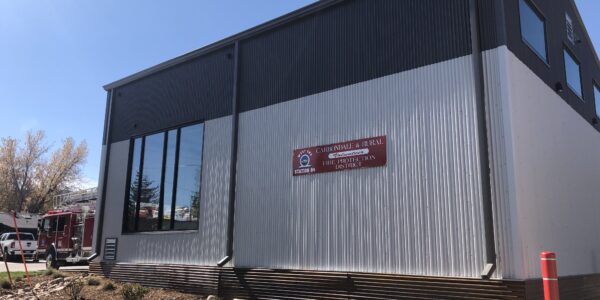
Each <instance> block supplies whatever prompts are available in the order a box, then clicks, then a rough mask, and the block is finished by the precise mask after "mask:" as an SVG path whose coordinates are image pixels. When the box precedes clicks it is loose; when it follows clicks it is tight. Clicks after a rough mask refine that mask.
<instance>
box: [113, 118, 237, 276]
mask: <svg viewBox="0 0 600 300" xmlns="http://www.w3.org/2000/svg"><path fill="white" fill-rule="evenodd" d="M230 143H231V117H223V118H219V119H215V120H210V121H207V122H206V123H205V127H204V153H203V161H202V190H201V197H202V198H201V199H200V218H199V219H200V227H199V230H198V231H191V232H177V231H166V232H152V233H135V234H121V228H122V221H123V208H124V201H125V185H126V182H127V180H126V179H127V159H128V154H129V141H123V142H117V143H113V144H112V145H111V155H110V165H109V175H108V186H107V205H106V211H105V218H104V234H103V236H104V237H117V238H118V239H119V240H118V243H119V244H118V252H117V261H123V262H139V263H173V264H199V265H214V264H216V262H217V261H219V260H220V259H221V258H222V257H223V256H225V243H226V231H227V205H228V199H229V198H228V195H229V194H228V191H229V162H230V154H231V153H230V151H231V150H230V149H231V147H230Z"/></svg>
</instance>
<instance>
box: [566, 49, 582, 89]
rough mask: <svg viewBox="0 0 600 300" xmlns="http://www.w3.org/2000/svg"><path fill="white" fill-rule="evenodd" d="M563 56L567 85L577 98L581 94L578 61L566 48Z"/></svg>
mask: <svg viewBox="0 0 600 300" xmlns="http://www.w3.org/2000/svg"><path fill="white" fill-rule="evenodd" d="M564 57H565V72H566V76H567V85H568V86H569V88H570V89H571V90H572V91H573V92H574V93H575V94H576V95H577V96H579V98H581V99H583V97H582V95H581V73H580V72H579V63H578V62H577V60H575V58H574V57H573V55H572V54H571V53H570V52H569V51H568V50H567V49H565V50H564Z"/></svg>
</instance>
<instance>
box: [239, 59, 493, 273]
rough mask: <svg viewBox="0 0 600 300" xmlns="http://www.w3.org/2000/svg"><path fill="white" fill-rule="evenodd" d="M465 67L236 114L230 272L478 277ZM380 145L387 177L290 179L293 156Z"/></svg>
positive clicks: (473, 147)
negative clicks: (358, 142)
mask: <svg viewBox="0 0 600 300" xmlns="http://www.w3.org/2000/svg"><path fill="white" fill-rule="evenodd" d="M473 78H474V77H473V67H472V59H471V57H470V56H465V57H461V58H457V59H453V60H449V61H445V62H441V63H438V64H434V65H429V66H426V67H422V68H418V69H415V70H412V71H408V72H403V73H399V74H394V75H390V76H386V77H382V78H379V79H375V80H370V81H366V82H362V83H359V84H354V85H350V86H347V87H344V88H339V89H335V90H332V91H329V92H324V93H320V94H316V95H313V96H309V97H304V98H300V99H297V100H294V101H289V102H285V103H280V104H277V105H272V106H269V107H266V108H263V109H259V110H253V111H250V112H245V113H242V114H241V115H240V129H239V130H240V138H239V149H240V151H239V154H238V171H237V172H238V175H237V177H238V181H237V193H236V194H237V204H236V216H235V242H234V247H235V251H234V253H235V256H234V259H235V266H236V267H269V268H287V269H312V270H338V271H367V272H383V273H401V274H415V275H441V276H468V277H477V276H479V274H480V272H481V270H482V268H483V265H484V257H483V256H484V234H483V218H482V213H481V190H480V178H481V177H480V173H479V172H480V171H479V170H480V168H479V166H478V162H479V159H478V155H479V146H478V144H477V143H478V142H477V141H478V138H477V136H478V135H477V122H476V116H475V114H476V105H475V101H476V100H475V93H474V86H473V82H474V81H473ZM377 135H387V138H388V149H387V151H388V162H387V165H386V166H385V167H379V168H370V169H361V170H353V171H345V172H334V173H326V174H318V175H311V176H300V177H292V175H291V174H292V170H291V168H292V161H291V159H292V151H293V150H294V149H297V148H302V147H307V146H315V145H321V144H328V143H335V142H341V141H346V140H352V139H358V138H363V137H370V136H377Z"/></svg>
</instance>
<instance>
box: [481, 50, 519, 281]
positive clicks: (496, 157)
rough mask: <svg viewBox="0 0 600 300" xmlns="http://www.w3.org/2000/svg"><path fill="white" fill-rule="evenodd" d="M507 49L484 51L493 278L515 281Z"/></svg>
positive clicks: (515, 243)
mask: <svg viewBox="0 0 600 300" xmlns="http://www.w3.org/2000/svg"><path fill="white" fill-rule="evenodd" d="M507 64H508V57H507V51H506V46H502V47H499V48H495V49H492V50H488V51H484V52H483V68H484V81H485V99H486V109H487V110H486V117H487V124H488V145H489V147H488V151H489V157H490V172H491V173H490V180H491V191H492V208H493V212H494V238H495V242H496V255H497V267H496V272H495V273H494V277H504V278H514V277H515V276H516V274H517V273H518V270H519V269H520V268H521V265H522V264H521V257H520V256H519V255H518V253H519V250H518V247H519V240H518V239H515V238H514V237H516V233H517V231H518V228H517V226H518V225H517V220H518V219H517V217H516V207H515V205H514V203H513V202H514V199H515V182H514V175H513V174H514V157H513V151H512V149H513V144H512V143H513V140H512V130H513V128H512V127H511V114H510V109H511V108H510V102H509V101H508V94H509V88H510V87H509V85H508V76H509V75H508V65H507Z"/></svg>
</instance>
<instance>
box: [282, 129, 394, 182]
mask: <svg viewBox="0 0 600 300" xmlns="http://www.w3.org/2000/svg"><path fill="white" fill-rule="evenodd" d="M386 155H387V153H386V137H385V136H378V137H372V138H366V139H360V140H354V141H347V142H342V143H337V144H331V145H323V146H315V147H310V148H304V149H296V150H294V156H293V158H292V167H293V175H294V176H299V175H310V174H316V173H324V172H335V171H343V170H351V169H359V168H371V167H380V166H385V163H386V161H387V156H386Z"/></svg>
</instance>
